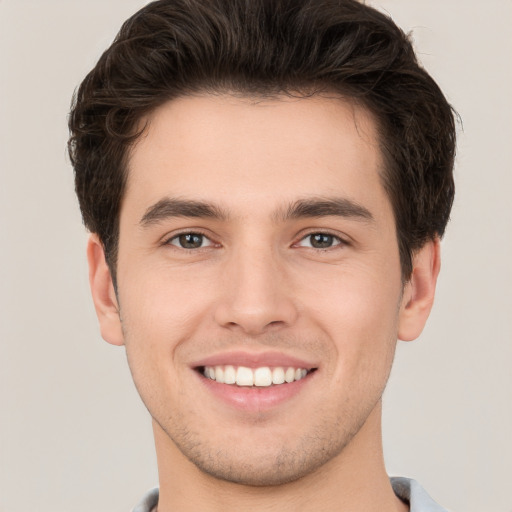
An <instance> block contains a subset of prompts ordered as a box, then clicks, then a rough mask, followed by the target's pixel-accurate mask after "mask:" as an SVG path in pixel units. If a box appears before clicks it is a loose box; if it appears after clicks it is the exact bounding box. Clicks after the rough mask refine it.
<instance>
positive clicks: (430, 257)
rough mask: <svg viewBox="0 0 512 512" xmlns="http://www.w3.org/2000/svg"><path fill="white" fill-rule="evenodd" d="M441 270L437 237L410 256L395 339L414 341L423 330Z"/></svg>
mask: <svg viewBox="0 0 512 512" xmlns="http://www.w3.org/2000/svg"><path fill="white" fill-rule="evenodd" d="M440 268H441V248H440V241H439V238H438V237H436V238H435V239H434V240H430V241H428V242H427V243H426V244H425V245H424V246H423V247H422V248H421V249H419V250H418V251H417V252H416V253H415V254H414V255H413V270H412V275H411V278H410V279H409V281H408V282H407V283H406V284H405V286H404V292H403V297H402V305H401V307H400V316H399V323H398V338H399V339H400V340H403V341H412V340H415V339H416V338H417V337H418V336H419V335H420V334H421V331H422V330H423V327H424V326H425V323H426V322H427V318H428V316H429V314H430V310H431V309H432V305H433V304H434V295H435V291H436V283H437V276H438V275H439V270H440Z"/></svg>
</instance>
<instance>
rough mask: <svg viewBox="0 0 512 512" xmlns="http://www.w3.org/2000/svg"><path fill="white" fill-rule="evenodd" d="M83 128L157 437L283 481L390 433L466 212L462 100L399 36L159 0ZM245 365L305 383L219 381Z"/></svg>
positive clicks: (97, 270)
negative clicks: (456, 185) (398, 370)
mask: <svg viewBox="0 0 512 512" xmlns="http://www.w3.org/2000/svg"><path fill="white" fill-rule="evenodd" d="M70 126H71V131H72V136H71V139H70V146H69V147H70V154H71V159H72V162H73V165H74V168H75V175H76V190H77V194H78V197H79V200H80V206H81V209H82V214H83V218H84V222H85V224H86V226H87V227H88V228H89V229H90V230H91V232H92V233H94V241H93V242H91V244H90V246H89V261H90V266H91V284H92V288H93V296H94V298H95V303H96V308H97V311H98V316H99V318H100V324H101V326H102V334H103V336H104V338H105V339H107V341H110V342H111V343H115V344H124V345H126V349H127V354H128V361H129V364H130V368H131V371H132V374H133V376H134V380H135V383H136V385H137V388H138V390H139V393H140V394H141V396H142V399H143V400H144V402H145V404H146V406H147V407H148V409H149V410H150V412H151V414H152V416H153V418H154V420H155V425H156V429H155V432H156V437H157V443H158V442H160V446H163V445H166V442H167V441H166V440H169V439H170V440H172V443H171V445H172V446H174V447H177V449H178V450H179V452H180V453H181V454H183V455H184V457H185V458H186V459H187V460H189V461H192V462H194V464H195V465H196V466H197V467H198V468H200V469H201V470H202V471H204V472H205V473H208V474H211V475H214V476H216V477H218V478H223V479H225V480H229V481H231V482H238V483H247V484H252V485H269V484H280V483H284V482H289V481H291V480H295V479H297V478H300V477H301V476H304V475H306V474H308V473H311V472H312V471H313V470H315V469H317V468H319V467H322V466H324V465H325V464H327V463H329V461H332V460H334V459H336V458H337V457H339V456H340V454H342V453H343V452H344V450H345V448H346V447H347V446H348V445H349V444H351V443H352V446H354V441H353V440H354V439H356V440H357V439H359V440H360V441H359V445H362V444H364V443H362V441H361V439H369V438H370V437H372V436H373V437H374V438H375V436H376V429H377V426H378V416H379V414H378V413H379V402H380V397H381V394H382V392H383V389H384V386H385V383H386V381H387V377H388V375H389V371H390V368H391V363H392V359H393V354H394V347H395V344H396V339H397V337H400V338H402V339H413V338H415V337H416V336H417V335H418V334H419V332H420V331H421V328H422V327H423V325H424V322H425V321H426V318H427V316H428V313H429V311H430V306H431V303H432V298H433V290H434V288H435V280H436V277H437V272H438V270H439V255H438V240H439V238H440V237H441V236H442V235H443V233H444V229H445V226H446V222H447V220H448V216H449V212H450V207H451V203H452V199H453V180H452V165H453V158H454V142H455V136H454V121H453V115H452V111H451V108H450V106H449V105H448V103H447V102H446V100H445V98H444V96H443V94H442V93H441V91H440V90H439V88H438V87H437V85H436V84H435V82H434V81H433V80H432V79H431V78H430V76H429V75H428V74H427V73H426V72H425V71H424V70H423V69H422V68H421V67H420V66H419V65H418V63H417V62H416V59H415V56H414V52H413V50H412V48H411V45H410V42H409V41H408V39H407V37H406V36H405V35H404V34H403V33H402V32H401V31H400V30H399V29H398V28H397V27H396V26H395V25H394V23H393V22H392V21H391V20H390V19H389V18H387V17H385V16H384V15H382V14H380V13H378V12H377V11H375V10H373V9H371V8H369V7H367V6H364V5H362V4H360V3H359V2H355V1H350V0H347V1H341V2H340V1H334V0H322V1H319V0H307V1H306V0H304V1H296V0H293V1H291V0H282V1H267V0H230V1H228V0H213V1H211V2H202V1H199V0H174V1H160V2H154V3H151V4H149V5H148V6H146V7H145V8H143V9H142V10H141V11H139V12H138V13H137V14H136V15H134V16H133V17H132V18H131V19H129V20H128V21H127V22H126V23H125V24H124V25H123V27H122V29H121V32H120V33H119V35H118V36H117V38H116V40H115V41H114V43H113V45H112V46H111V47H110V48H109V49H108V50H107V51H106V52H105V54H104V55H103V56H102V57H101V59H100V61H99V62H98V64H97V65H96V67H95V68H94V69H93V71H92V72H91V73H90V74H89V75H88V76H87V77H86V79H85V80H84V82H83V84H82V85H81V87H80V89H79V91H78V93H77V95H76V98H75V102H74V105H73V110H72V113H71V118H70ZM102 258H103V259H102ZM116 281H117V283H116ZM114 288H116V290H115V293H114ZM231 366H234V367H235V368H236V367H244V368H245V367H248V368H259V369H262V370H261V373H262V376H261V378H262V379H268V378H269V377H268V375H269V372H270V373H272V378H274V375H273V372H274V370H275V371H277V374H279V372H280V371H281V369H282V370H288V368H295V370H305V371H306V377H305V378H304V379H301V378H299V377H300V376H301V373H300V372H299V373H298V374H297V375H299V377H296V378H297V379H298V380H297V381H296V382H290V383H284V384H277V385H276V387H275V388H274V386H272V388H271V389H270V390H267V391H262V389H259V388H258V389H256V388H254V389H253V388H245V387H244V386H239V387H238V388H236V389H235V388H233V386H232V385H231V384H227V383H222V382H219V381H216V382H213V380H212V379H211V378H210V379H209V380H208V379H207V378H205V374H206V375H209V372H213V373H214V374H215V375H216V374H217V373H218V374H219V375H216V378H218V379H220V380H222V379H223V378H224V376H223V375H224V373H223V372H225V371H228V372H230V371H231V369H229V370H228V369H227V367H231ZM255 373H256V371H255V372H253V374H255ZM210 377H212V375H210ZM237 378H238V375H237ZM240 378H245V377H244V376H243V375H242V376H241V377H240ZM276 378H277V379H278V380H279V378H280V377H279V375H277V377H276ZM280 386H281V387H280ZM226 390H227V391H226ZM210 397H215V398H213V399H212V400H210ZM240 404H242V405H240ZM313 410H314V411H316V414H311V415H309V411H313ZM304 415H307V416H308V417H307V418H304ZM211 424H215V425H217V426H218V429H211V427H210V426H209V425H211ZM214 430H215V431H214ZM365 432H366V433H365ZM368 432H371V433H372V435H370V434H368ZM365 436H366V437H365ZM158 439H160V441H158ZM356 444H357V443H356ZM171 445H169V444H168V443H167V446H168V447H169V446H171ZM254 446H258V447H261V449H260V450H259V451H257V452H255V451H254V450H253V448H254ZM233 447H236V449H233ZM366 448H367V449H369V450H370V451H371V448H369V447H368V446H366ZM345 453H347V451H346V450H345ZM360 458H361V457H358V459H360Z"/></svg>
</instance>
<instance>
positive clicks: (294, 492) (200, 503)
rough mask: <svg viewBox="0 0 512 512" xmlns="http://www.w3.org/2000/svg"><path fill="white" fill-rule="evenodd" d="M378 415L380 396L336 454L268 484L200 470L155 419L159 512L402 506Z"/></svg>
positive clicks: (393, 509)
mask: <svg viewBox="0 0 512 512" xmlns="http://www.w3.org/2000/svg"><path fill="white" fill-rule="evenodd" d="M380 418H381V404H380V402H379V403H378V404H377V406H376V407H375V409H374V410H373V412H372V413H371V414H370V416H369V417H368V419H367V421H366V423H365V424H364V426H363V427H362V428H361V429H360V431H359V432H358V433H357V435H356V436H354V437H353V438H352V440H351V442H350V443H349V444H348V445H347V446H346V447H345V448H344V450H343V451H342V452H341V453H340V454H339V455H337V456H336V457H334V458H333V459H331V460H330V461H329V462H328V463H326V464H324V465H323V466H321V467H320V468H318V469H316V470H315V471H313V472H312V473H310V474H308V475H307V476H305V477H302V478H300V479H299V480H296V481H293V482H290V483H287V484H284V485H277V486H271V487H254V486H246V485H241V484H235V483H232V482H226V481H223V480H218V479H216V478H214V477H212V476H210V475H207V474H205V473H203V472H201V471H200V470H199V469H198V468H197V467H196V466H195V465H194V464H192V463H191V462H190V461H189V460H188V459H187V458H185V457H184V456H183V454H182V453H181V452H180V451H179V450H178V448H177V447H176V445H175V444H174V443H173V442H172V441H171V440H170V439H169V437H168V436H167V434H166V433H165V432H164V431H163V430H162V429H161V428H160V426H159V425H158V424H156V423H155V422H154V423H153V429H154V434H155V444H156V451H157V458H158V473H159V480H160V499H159V503H158V512H171V511H174V510H180V511H181V512H189V511H196V510H202V511H204V512H221V511H222V512H224V511H225V510H237V511H240V512H250V511H251V512H252V511H254V510H261V511H268V512H271V511H274V510H275V511H279V512H292V511H294V512H305V511H310V510H323V511H324V512H334V511H340V510H350V511H352V512H363V511H364V512H377V511H378V512H405V511H407V510H408V507H407V506H406V505H405V504H404V503H402V502H401V501H400V500H399V499H398V498H397V497H396V496H395V494H394V493H393V490H392V488H391V484H390V482H389V478H388V476H387V473H386V470H385V467H384V459H383V454H382V437H381V420H380Z"/></svg>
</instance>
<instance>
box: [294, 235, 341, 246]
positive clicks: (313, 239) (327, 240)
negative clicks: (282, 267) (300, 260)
mask: <svg viewBox="0 0 512 512" xmlns="http://www.w3.org/2000/svg"><path fill="white" fill-rule="evenodd" d="M342 243H343V242H342V240H341V239H340V238H339V237H337V236H334V235H331V234H329V233H310V234H309V235H307V236H305V237H304V238H303V239H302V240H300V242H299V243H298V245H299V246H300V247H312V248H313V249H329V248H331V247H334V246H336V245H341V244H342Z"/></svg>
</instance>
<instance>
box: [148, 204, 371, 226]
mask: <svg viewBox="0 0 512 512" xmlns="http://www.w3.org/2000/svg"><path fill="white" fill-rule="evenodd" d="M329 216H335V217H345V218H352V219H355V220H362V221H367V222H374V218H373V215H372V214H371V212H370V211H369V210H368V209H367V208H365V207H364V206H362V205H360V204H358V203H356V202H355V201H352V200H350V199H347V198H342V197H329V198H325V197H320V198H315V197H313V198H307V199H299V200H297V201H294V202H293V203H291V204H289V205H288V207H285V208H281V209H279V210H278V211H277V212H275V213H274V215H273V220H274V221H276V222H286V221H287V220H291V219H300V218H319V217H329ZM173 217H187V218H210V219H215V220H221V221H225V220H227V219H228V218H229V217H230V215H229V212H228V211H227V210H224V209H222V208H221V207H219V206H217V205H215V204H213V203H208V202H204V201H194V200H188V199H178V198H169V197H165V198H163V199H160V200H159V201H158V202H156V203H155V204H154V205H152V206H150V207H149V208H148V209H147V210H146V211H145V213H144V215H143V216H142V218H141V220H140V224H141V225H142V226H143V227H147V226H150V225H153V224H158V223H159V222H162V221H165V220H167V219H169V218H173Z"/></svg>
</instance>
